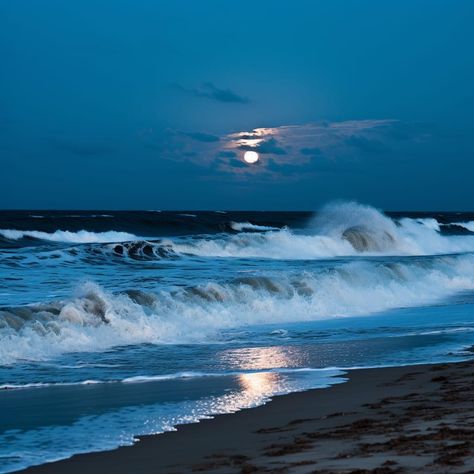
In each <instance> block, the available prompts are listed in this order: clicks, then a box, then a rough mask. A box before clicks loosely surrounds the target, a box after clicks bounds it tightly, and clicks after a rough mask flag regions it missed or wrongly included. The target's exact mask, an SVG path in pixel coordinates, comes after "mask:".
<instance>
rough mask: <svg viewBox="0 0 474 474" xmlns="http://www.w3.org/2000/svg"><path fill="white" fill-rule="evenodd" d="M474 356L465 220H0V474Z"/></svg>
mask: <svg viewBox="0 0 474 474" xmlns="http://www.w3.org/2000/svg"><path fill="white" fill-rule="evenodd" d="M473 346H474V213H472V212H470V213H469V212H386V213H384V212H382V211H380V210H377V209H375V208H373V207H371V206H367V205H362V204H358V203H355V202H334V203H329V204H327V205H326V206H323V207H322V208H321V209H319V210H318V211H316V212H263V211H262V212H234V211H233V212H230V211H229V212H226V211H200V212H196V211H161V210H154V209H152V210H147V211H26V210H25V211H1V212H0V473H6V472H12V471H15V470H20V469H23V468H26V467H28V466H33V465H37V464H42V463H45V462H50V461H55V460H58V459H63V458H67V457H70V456H72V455H74V454H78V453H84V452H92V451H101V450H109V449H114V448H116V447H118V446H124V445H131V444H133V443H135V442H137V440H138V436H139V435H147V434H157V433H162V432H165V431H169V430H175V429H176V427H177V426H178V425H180V424H184V423H192V422H198V421H199V420H202V419H206V418H210V417H212V416H215V415H217V414H222V413H233V412H236V411H239V410H242V409H246V408H250V407H254V406H258V405H261V404H264V403H266V402H268V401H269V400H270V399H271V398H272V397H275V396H277V395H283V394H287V393H291V392H295V391H302V390H309V389H314V388H320V389H323V388H324V387H328V386H330V385H333V384H336V383H344V381H345V380H346V377H347V371H348V370H351V369H354V368H360V367H385V366H394V365H410V364H419V363H433V362H441V361H460V360H465V359H467V358H469V357H471V356H472V347H473ZM138 442H139V441H138Z"/></svg>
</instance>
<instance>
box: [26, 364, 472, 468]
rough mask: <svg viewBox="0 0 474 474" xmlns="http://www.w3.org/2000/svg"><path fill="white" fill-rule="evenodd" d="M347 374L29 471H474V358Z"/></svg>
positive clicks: (355, 371)
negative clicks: (328, 384)
mask: <svg viewBox="0 0 474 474" xmlns="http://www.w3.org/2000/svg"><path fill="white" fill-rule="evenodd" d="M348 377H349V381H348V382H347V383H344V384H340V385H335V386H333V387H331V388H328V389H319V390H311V391H308V392H302V393H295V394H290V395H285V396H281V397H276V398H275V399H274V400H273V401H271V402H270V403H268V404H267V405H265V406H262V407H258V408H254V409H250V410H245V411H242V412H239V413H236V414H232V415H220V416H217V417H215V418H214V419H212V420H205V421H202V422H200V423H197V424H192V425H184V426H180V427H179V428H178V430H177V431H176V432H170V433H165V434H161V435H156V436H145V437H142V438H140V441H139V442H138V443H137V444H136V445H134V446H131V447H123V448H119V449H116V450H113V451H107V452H100V453H90V454H82V455H77V456H73V457H72V458H70V459H67V460H64V461H59V462H55V463H50V464H44V465H41V466H37V467H33V468H29V469H26V470H24V471H22V472H25V473H28V474H59V473H61V474H62V473H70V474H75V473H78V474H79V473H80V474H103V473H105V472H111V473H115V474H122V473H144V474H145V473H146V474H148V473H150V474H151V473H153V474H158V473H170V474H178V473H187V472H204V473H207V472H209V473H216V474H217V473H219V474H220V473H242V474H244V473H254V472H255V473H262V472H270V473H280V472H281V473H376V474H386V473H398V472H410V473H411V472H433V473H447V472H449V473H473V472H474V362H472V361H471V362H460V363H456V364H438V365H419V366H410V367H394V368H383V369H362V370H354V371H351V372H349V374H348Z"/></svg>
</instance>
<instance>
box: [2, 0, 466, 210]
mask: <svg viewBox="0 0 474 474" xmlns="http://www.w3.org/2000/svg"><path fill="white" fill-rule="evenodd" d="M472 24H474V2H472V1H470V0H465V1H461V0H445V1H439V0H424V1H421V0H397V1H395V0H393V1H392V0H387V1H383V2H380V1H378V0H372V1H368V0H311V1H310V0H308V1H305V0H295V1H291V2H290V1H278V0H273V1H266V0H264V1H261V2H254V1H233V0H228V1H223V0H200V1H196V0H188V1H183V0H173V1H171V0H169V1H159V0H154V1H151V0H146V1H145V0H135V1H132V0H127V1H125V0H113V1H112V0H101V1H97V0H96V1H91V0H82V1H81V2H65V1H62V0H61V1H60V0H57V1H53V0H41V1H40V0H15V1H7V0H0V55H1V56H0V57H1V58H2V67H1V69H0V165H1V168H2V170H3V173H2V180H1V181H2V183H1V186H0V207H1V208H83V209H84V208H90V209H99V208H101V209H295V210H297V209H308V210H311V209H317V208H318V207H320V205H322V204H323V203H325V202H327V201H330V200H333V199H356V200H359V201H363V202H367V203H370V204H373V205H375V206H378V207H381V208H385V209H426V210H430V209H439V210H443V209H446V210H449V209H451V210H454V209H457V210H467V209H470V210H472V209H474V186H472V177H473V176H474V145H473V139H472V136H473V130H474V128H473V126H474V92H473V86H472V85H473V84H474V53H473V51H472V45H473V44H474V29H473V28H472ZM248 149H254V150H257V151H258V152H259V153H260V161H259V162H258V163H257V164H256V165H247V164H245V162H244V161H243V159H242V157H243V153H244V152H245V151H246V150H248Z"/></svg>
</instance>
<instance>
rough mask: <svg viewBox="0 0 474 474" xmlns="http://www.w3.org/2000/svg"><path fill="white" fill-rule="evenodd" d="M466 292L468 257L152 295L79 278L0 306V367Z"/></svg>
mask: <svg viewBox="0 0 474 474" xmlns="http://www.w3.org/2000/svg"><path fill="white" fill-rule="evenodd" d="M466 290H469V291H472V290H474V255H471V254H467V255H456V256H439V257H427V258H420V259H415V260H411V261H406V260H402V261H400V262H390V263H377V262H376V261H370V260H369V261H363V260H361V261H353V262H349V263H345V264H341V265H339V266H336V267H333V268H327V267H325V268H323V269H320V270H318V271H313V272H295V271H291V272H290V271H289V272H279V273H278V274H277V275H265V276H263V275H262V276H258V275H249V276H241V277H239V278H237V279H235V280H232V281H227V282H216V281H210V282H208V283H207V284H203V285H198V286H192V287H185V288H178V289H176V290H161V291H157V292H144V291H142V290H140V289H139V288H136V289H131V290H129V291H127V292H125V293H119V294H112V293H109V292H106V291H104V290H103V289H102V288H100V287H99V286H97V285H94V284H92V283H88V284H85V285H83V286H81V287H80V288H79V289H78V293H77V296H75V297H74V298H71V299H69V300H65V301H56V302H53V303H45V304H38V305H30V306H22V307H19V308H15V307H13V308H2V309H0V363H1V364H10V363H13V362H15V361H16V360H25V359H31V360H41V359H45V358H50V357H53V356H55V355H57V354H59V353H63V352H70V351H101V350H105V349H107V348H110V347H114V346H117V345H126V344H139V343H153V344H160V343H204V342H206V343H207V342H209V340H210V339H211V338H217V339H219V337H220V335H219V334H220V333H221V331H222V330H226V329H230V328H236V327H242V326H247V325H252V324H266V323H275V322H296V321H308V320H324V319H331V318H336V317H350V316H357V315H365V314H370V313H376V312H379V311H383V310H387V309H391V308H398V307H407V306H421V305H425V304H432V303H435V302H437V301H441V300H442V299H443V298H446V297H447V296H450V295H453V294H456V293H457V292H460V291H466Z"/></svg>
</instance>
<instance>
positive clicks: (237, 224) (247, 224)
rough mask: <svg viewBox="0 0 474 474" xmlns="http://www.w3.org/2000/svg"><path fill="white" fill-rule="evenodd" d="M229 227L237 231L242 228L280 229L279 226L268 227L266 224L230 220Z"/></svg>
mask: <svg viewBox="0 0 474 474" xmlns="http://www.w3.org/2000/svg"><path fill="white" fill-rule="evenodd" d="M230 227H231V228H232V229H233V230H236V231H237V232H242V231H244V230H254V231H266V230H280V228H279V227H270V226H266V225H256V224H252V223H250V222H231V223H230Z"/></svg>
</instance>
